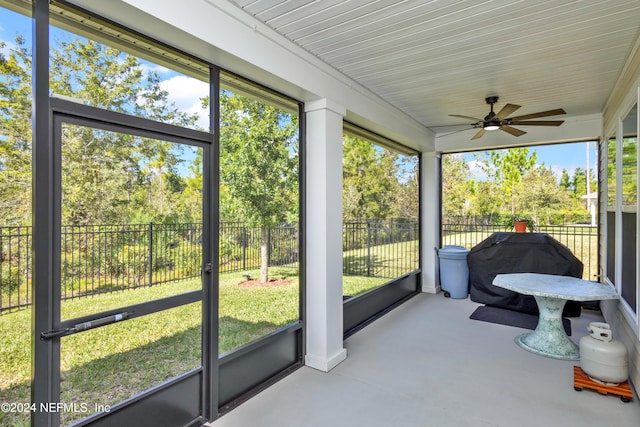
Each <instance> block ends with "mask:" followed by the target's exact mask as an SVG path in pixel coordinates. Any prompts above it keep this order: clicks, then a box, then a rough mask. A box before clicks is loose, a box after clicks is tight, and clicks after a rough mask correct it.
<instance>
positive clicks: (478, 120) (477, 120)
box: [449, 114, 482, 122]
mask: <svg viewBox="0 0 640 427" xmlns="http://www.w3.org/2000/svg"><path fill="white" fill-rule="evenodd" d="M449 117H460V118H461V119H468V120H473V121H474V122H481V121H482V119H477V118H475V117H469V116H461V115H459V114H449Z"/></svg>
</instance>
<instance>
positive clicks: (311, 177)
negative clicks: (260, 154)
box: [305, 99, 347, 372]
mask: <svg viewBox="0 0 640 427" xmlns="http://www.w3.org/2000/svg"><path fill="white" fill-rule="evenodd" d="M305 108H306V129H307V131H306V139H307V140H306V195H305V199H306V206H305V207H306V209H305V212H306V233H307V235H306V330H307V339H306V341H307V348H306V356H305V363H306V365H307V366H310V367H312V368H315V369H318V370H321V371H324V372H328V371H330V370H331V369H332V368H334V367H335V366H336V365H337V364H338V363H340V362H342V361H343V360H344V359H346V357H347V350H346V349H345V348H344V347H343V338H342V337H343V322H342V317H343V316H342V119H343V117H344V115H345V114H346V109H345V107H343V106H341V105H338V104H335V103H333V102H331V101H329V100H326V99H323V100H319V101H314V102H310V103H307V104H306V105H305Z"/></svg>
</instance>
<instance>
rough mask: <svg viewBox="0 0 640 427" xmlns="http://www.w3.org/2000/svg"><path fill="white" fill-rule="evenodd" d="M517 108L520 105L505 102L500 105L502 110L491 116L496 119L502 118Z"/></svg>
mask: <svg viewBox="0 0 640 427" xmlns="http://www.w3.org/2000/svg"><path fill="white" fill-rule="evenodd" d="M518 108H520V105H516V104H507V105H505V106H504V107H502V110H500V111H498V113H497V114H496V115H495V116H493V118H494V119H497V120H504V119H506V118H507V117H508V116H509V115H510V114H511V113H513V112H515V111H516V110H517V109H518Z"/></svg>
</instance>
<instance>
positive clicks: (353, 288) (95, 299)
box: [0, 254, 389, 426]
mask: <svg viewBox="0 0 640 427" xmlns="http://www.w3.org/2000/svg"><path fill="white" fill-rule="evenodd" d="M347 255H348V254H347ZM269 272H270V276H271V277H279V278H283V277H285V278H287V279H289V280H290V282H289V283H288V284H284V285H278V286H269V287H244V286H241V283H242V282H244V280H245V278H244V277H243V276H242V274H243V273H246V272H236V273H225V274H221V275H220V292H219V297H220V306H219V353H224V352H227V351H230V350H233V349H235V348H237V347H239V346H241V345H244V344H247V343H249V342H251V341H253V340H254V339H256V338H259V337H262V336H264V335H266V334H268V333H270V332H273V331H275V330H277V329H279V328H281V327H283V326H286V325H288V324H290V323H292V322H294V321H296V320H297V319H298V318H299V302H298V300H299V298H298V295H299V279H298V276H297V274H298V273H297V269H292V268H278V267H274V268H271V269H270V270H269ZM248 273H251V274H252V275H253V276H254V277H256V276H257V275H258V272H257V271H250V272H248ZM387 281H389V279H387V278H370V277H353V276H349V277H344V294H345V295H352V296H355V295H359V294H361V293H364V292H366V291H368V290H370V289H372V288H374V287H377V286H380V285H381V284H383V283H386V282H387ZM199 286H200V285H199V281H198V280H187V281H182V282H173V283H165V284H162V285H156V286H153V287H148V288H139V289H134V290H125V291H119V292H115V293H112V294H102V295H94V296H89V297H84V298H78V299H74V300H67V301H63V302H62V303H61V305H62V307H61V311H62V313H63V317H64V318H65V319H71V318H75V317H78V316H83V315H86V314H88V313H96V312H100V311H104V310H108V309H112V308H116V307H122V306H126V305H130V304H135V303H139V302H143V301H150V300H153V299H158V298H163V297H166V296H170V295H176V294H179V293H183V292H188V291H191V290H193V289H197V288H198V287H199ZM201 322H202V310H201V303H199V302H197V303H192V304H188V305H185V306H181V307H176V308H173V309H170V310H166V311H163V312H160V313H155V314H151V315H147V316H142V317H138V318H135V319H130V320H127V321H124V322H118V323H114V324H112V325H108V326H104V327H102V328H97V329H94V330H90V331H86V332H83V333H79V334H75V335H69V336H66V337H63V338H61V340H60V368H61V386H60V389H61V402H66V403H71V402H84V403H87V404H89V407H90V408H93V405H94V404H96V403H97V404H101V405H113V404H115V403H117V402H119V401H121V400H123V399H126V398H128V397H131V396H132V395H133V394H136V393H139V392H142V391H144V390H146V389H148V388H149V387H151V386H154V385H157V384H159V383H161V382H163V381H166V380H169V379H170V378H173V377H175V376H177V375H180V374H182V373H184V372H187V371H189V370H191V369H193V368H197V367H199V366H200V364H201ZM30 329H31V309H30V308H27V309H24V310H19V311H15V312H11V313H5V314H2V315H0V331H2V332H3V333H2V334H0V402H23V403H27V402H29V401H30V385H29V382H30V363H31V360H30V353H31V350H30V349H31V343H30V336H31V335H30ZM88 415H90V412H89V413H84V414H82V413H61V421H62V424H68V423H71V422H73V421H76V420H78V419H81V418H83V417H85V416H88ZM28 423H29V414H15V413H3V412H0V425H2V426H5V425H15V426H27V425H28Z"/></svg>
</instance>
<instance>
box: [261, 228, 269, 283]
mask: <svg viewBox="0 0 640 427" xmlns="http://www.w3.org/2000/svg"><path fill="white" fill-rule="evenodd" d="M268 281H269V227H268V226H266V225H263V226H262V238H261V239H260V283H267V282H268Z"/></svg>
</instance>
